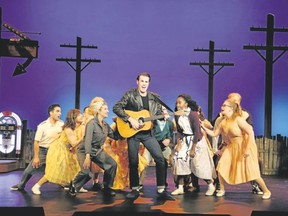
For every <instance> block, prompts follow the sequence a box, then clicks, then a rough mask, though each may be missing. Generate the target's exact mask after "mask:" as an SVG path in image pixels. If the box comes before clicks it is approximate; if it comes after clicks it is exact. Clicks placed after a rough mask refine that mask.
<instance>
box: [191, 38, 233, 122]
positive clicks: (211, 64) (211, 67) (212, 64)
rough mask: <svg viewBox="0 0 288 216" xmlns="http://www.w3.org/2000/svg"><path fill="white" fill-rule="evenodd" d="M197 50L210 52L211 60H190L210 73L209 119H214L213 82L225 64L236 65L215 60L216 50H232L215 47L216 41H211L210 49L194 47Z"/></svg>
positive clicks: (192, 63)
mask: <svg viewBox="0 0 288 216" xmlns="http://www.w3.org/2000/svg"><path fill="white" fill-rule="evenodd" d="M194 51H196V52H208V53H209V62H190V65H197V66H200V67H201V68H202V69H203V70H204V71H205V72H206V73H207V74H208V77H209V78H208V120H209V121H212V114H213V82H214V76H215V75H216V74H217V73H218V72H219V71H220V70H221V69H222V68H224V67H225V66H234V64H233V63H229V62H214V54H215V53H216V52H222V53H224V52H225V53H227V52H230V50H228V49H215V47H214V42H213V41H210V43H209V49H203V48H202V49H199V48H197V49H194ZM204 66H208V68H209V70H206V69H205V67H204ZM215 66H217V67H219V69H218V70H217V71H216V72H215V71H214V67H215Z"/></svg>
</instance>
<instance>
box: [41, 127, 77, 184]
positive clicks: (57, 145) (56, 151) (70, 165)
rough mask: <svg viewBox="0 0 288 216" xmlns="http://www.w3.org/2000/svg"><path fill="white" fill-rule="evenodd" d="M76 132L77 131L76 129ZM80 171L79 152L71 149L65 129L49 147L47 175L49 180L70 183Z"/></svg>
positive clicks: (57, 182)
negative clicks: (73, 151)
mask: <svg viewBox="0 0 288 216" xmlns="http://www.w3.org/2000/svg"><path fill="white" fill-rule="evenodd" d="M75 134H77V131H76V130H75ZM79 171H80V166H79V163H78V161H77V154H76V153H72V152H70V150H69V141H68V138H67V136H66V133H65V132H64V131H63V132H62V133H61V135H60V137H59V138H58V139H56V140H55V141H54V142H53V143H52V144H51V145H50V147H49V150H48V153H47V157H46V168H45V177H46V178H47V180H48V181H49V182H53V183H56V184H60V185H68V184H69V183H70V182H71V181H72V179H73V178H74V177H75V176H76V174H77V173H78V172H79Z"/></svg>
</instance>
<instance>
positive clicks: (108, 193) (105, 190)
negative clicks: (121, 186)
mask: <svg viewBox="0 0 288 216" xmlns="http://www.w3.org/2000/svg"><path fill="white" fill-rule="evenodd" d="M102 192H103V194H104V195H105V196H115V195H116V193H115V191H113V190H112V189H111V188H108V187H104V188H103V190H102Z"/></svg>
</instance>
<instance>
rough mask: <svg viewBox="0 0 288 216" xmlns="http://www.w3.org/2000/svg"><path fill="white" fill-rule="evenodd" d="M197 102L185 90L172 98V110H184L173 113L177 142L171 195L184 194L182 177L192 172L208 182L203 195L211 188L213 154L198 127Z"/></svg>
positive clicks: (210, 193) (207, 193)
mask: <svg viewBox="0 0 288 216" xmlns="http://www.w3.org/2000/svg"><path fill="white" fill-rule="evenodd" d="M198 109H199V106H198V105H197V103H196V102H195V101H193V100H192V98H191V96H190V95H188V94H181V95H179V96H178V97H177V100H176V110H178V111H180V110H182V111H184V112H183V115H177V116H175V122H176V127H177V137H178V139H177V145H176V146H175V155H174V158H173V160H174V166H173V174H174V175H176V176H177V185H178V187H177V189H176V190H174V191H173V192H172V193H171V194H172V195H179V194H184V180H185V178H186V177H187V176H190V175H191V174H194V175H195V176H196V177H198V178H201V179H203V180H204V181H205V182H206V183H207V184H208V190H207V191H206V193H205V195H207V196H212V195H213V194H214V192H215V187H214V185H213V179H214V178H216V171H215V167H214V162H213V158H212V156H211V154H210V150H209V146H208V143H207V141H206V138H205V137H204V136H203V133H202V131H201V125H200V119H199V113H198Z"/></svg>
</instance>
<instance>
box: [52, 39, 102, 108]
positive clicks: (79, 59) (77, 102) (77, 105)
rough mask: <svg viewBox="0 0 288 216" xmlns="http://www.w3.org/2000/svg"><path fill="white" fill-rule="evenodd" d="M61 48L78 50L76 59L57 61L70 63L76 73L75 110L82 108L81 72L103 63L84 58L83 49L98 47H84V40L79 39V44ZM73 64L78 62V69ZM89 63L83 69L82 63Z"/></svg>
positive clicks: (63, 45) (60, 59) (58, 59)
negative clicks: (90, 65)
mask: <svg viewBox="0 0 288 216" xmlns="http://www.w3.org/2000/svg"><path fill="white" fill-rule="evenodd" d="M60 47H65V48H76V58H56V61H65V62H67V63H68V65H69V66H70V67H71V68H72V69H73V70H74V71H76V92H75V94H76V96H75V108H77V109H79V108H80V89H81V88H80V85H81V72H82V71H83V70H84V69H85V68H86V67H87V66H88V65H89V64H90V63H93V62H94V63H99V62H101V60H100V59H87V58H82V57H81V56H82V52H81V51H82V49H83V48H87V49H97V46H94V45H85V46H83V45H82V39H81V38H80V37H77V44H76V45H71V44H62V45H60ZM71 62H76V68H74V67H73V65H72V64H71ZM83 62H84V63H87V64H86V65H85V66H84V67H83V68H81V63H83Z"/></svg>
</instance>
